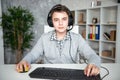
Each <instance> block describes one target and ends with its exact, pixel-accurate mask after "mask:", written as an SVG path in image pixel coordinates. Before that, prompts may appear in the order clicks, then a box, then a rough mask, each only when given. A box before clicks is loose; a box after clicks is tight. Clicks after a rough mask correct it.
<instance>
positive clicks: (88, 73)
mask: <svg viewBox="0 0 120 80" xmlns="http://www.w3.org/2000/svg"><path fill="white" fill-rule="evenodd" d="M91 69H92V66H91V65H90V64H89V65H88V66H87V67H86V75H87V76H90V73H91Z"/></svg>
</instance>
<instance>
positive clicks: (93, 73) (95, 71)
mask: <svg viewBox="0 0 120 80" xmlns="http://www.w3.org/2000/svg"><path fill="white" fill-rule="evenodd" d="M98 74H99V68H98V67H97V66H93V67H92V71H91V73H90V76H96V75H98Z"/></svg>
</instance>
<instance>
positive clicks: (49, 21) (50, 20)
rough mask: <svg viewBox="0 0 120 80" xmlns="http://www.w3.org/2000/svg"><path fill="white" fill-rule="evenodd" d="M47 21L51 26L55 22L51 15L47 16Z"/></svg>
mask: <svg viewBox="0 0 120 80" xmlns="http://www.w3.org/2000/svg"><path fill="white" fill-rule="evenodd" d="M47 23H48V25H49V26H50V27H53V23H52V18H51V17H48V18H47Z"/></svg>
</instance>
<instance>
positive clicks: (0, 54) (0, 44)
mask: <svg viewBox="0 0 120 80" xmlns="http://www.w3.org/2000/svg"><path fill="white" fill-rule="evenodd" d="M1 16H2V13H1V0H0V17H1ZM0 23H1V18H0ZM1 64H4V49H3V33H2V27H1V26H0V65H1Z"/></svg>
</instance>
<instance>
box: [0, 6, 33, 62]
mask: <svg viewBox="0 0 120 80" xmlns="http://www.w3.org/2000/svg"><path fill="white" fill-rule="evenodd" d="M33 23H34V17H33V15H32V13H30V12H29V10H27V9H24V8H22V7H21V6H18V7H15V6H13V7H10V8H8V9H7V12H4V13H3V14H2V27H3V38H4V47H5V48H11V50H12V51H13V52H14V53H15V54H16V63H18V62H19V61H20V60H21V59H22V54H23V52H24V51H25V50H26V49H27V48H30V47H31V44H30V43H31V41H32V40H33V38H34V37H33V31H32V25H33Z"/></svg>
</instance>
